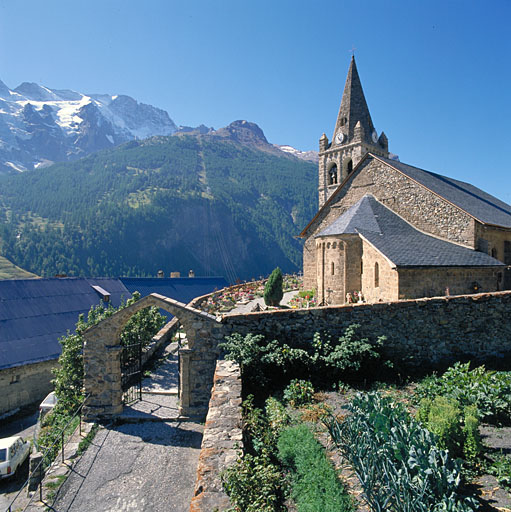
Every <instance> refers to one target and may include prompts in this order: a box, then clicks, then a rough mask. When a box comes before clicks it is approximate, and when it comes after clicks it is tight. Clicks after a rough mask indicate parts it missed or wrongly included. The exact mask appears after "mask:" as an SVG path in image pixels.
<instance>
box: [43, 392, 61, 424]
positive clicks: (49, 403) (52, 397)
mask: <svg viewBox="0 0 511 512" xmlns="http://www.w3.org/2000/svg"><path fill="white" fill-rule="evenodd" d="M57 401H58V399H57V395H56V394H55V391H52V392H51V393H50V394H49V395H48V396H47V397H46V398H45V399H44V400H43V401H42V402H41V405H40V406H39V421H42V419H43V418H44V417H45V416H46V415H47V414H48V413H49V412H50V411H52V410H53V408H54V407H55V406H56V405H57Z"/></svg>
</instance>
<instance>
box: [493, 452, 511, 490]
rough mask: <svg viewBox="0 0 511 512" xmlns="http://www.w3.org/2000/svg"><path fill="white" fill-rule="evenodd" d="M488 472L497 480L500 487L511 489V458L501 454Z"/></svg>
mask: <svg viewBox="0 0 511 512" xmlns="http://www.w3.org/2000/svg"><path fill="white" fill-rule="evenodd" d="M488 471H489V473H490V474H491V475H494V476H495V477H496V478H497V481H498V482H499V484H500V485H503V486H505V487H507V488H510V489H511V457H509V456H508V455H505V454H503V453H500V455H499V456H498V457H497V458H496V459H495V460H494V461H493V462H492V464H491V465H490V466H489V468H488Z"/></svg>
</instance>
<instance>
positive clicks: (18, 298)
mask: <svg viewBox="0 0 511 512" xmlns="http://www.w3.org/2000/svg"><path fill="white" fill-rule="evenodd" d="M93 286H97V287H98V286H99V287H100V288H102V289H103V290H105V291H107V292H108V293H109V294H110V302H111V304H112V305H113V306H114V307H117V306H119V305H120V303H121V301H122V300H126V299H128V298H130V297H131V294H130V292H129V291H128V289H127V288H126V287H125V286H124V285H123V284H122V283H121V282H120V281H119V280H118V279H109V278H94V279H85V278H51V279H9V280H0V369H5V368H10V367H14V366H19V365H22V364H27V363H36V362H41V361H48V360H52V359H56V358H57V357H58V356H59V355H60V352H61V347H60V344H59V342H58V339H59V338H60V337H61V336H63V335H65V334H66V333H67V331H68V330H69V331H71V332H73V331H74V329H75V326H76V322H77V320H78V315H79V314H80V313H84V314H87V313H88V311H89V309H90V308H91V306H96V305H98V304H99V303H100V302H101V300H102V296H101V294H100V293H98V292H97V291H96V290H95V289H94V288H93Z"/></svg>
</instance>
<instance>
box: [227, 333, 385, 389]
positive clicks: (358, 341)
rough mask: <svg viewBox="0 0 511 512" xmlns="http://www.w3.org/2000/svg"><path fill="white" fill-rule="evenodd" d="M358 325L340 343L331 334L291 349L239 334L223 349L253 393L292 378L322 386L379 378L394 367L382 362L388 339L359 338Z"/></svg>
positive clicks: (260, 336) (277, 385) (232, 336)
mask: <svg viewBox="0 0 511 512" xmlns="http://www.w3.org/2000/svg"><path fill="white" fill-rule="evenodd" d="M359 327H360V326H359V325H358V324H353V325H350V326H348V327H347V328H346V330H345V331H344V333H343V335H342V336H340V337H339V339H338V341H337V343H334V342H332V339H331V336H330V335H328V334H323V335H320V334H319V333H316V334H315V335H314V337H313V340H312V343H302V344H300V346H299V347H291V346H289V345H287V344H285V343H280V342H279V341H277V340H272V341H267V340H266V339H265V337H264V336H263V335H260V334H247V335H246V336H242V335H241V334H239V333H235V334H233V335H231V336H228V337H226V340H225V342H224V343H221V344H220V348H222V349H223V350H225V351H226V356H225V357H226V358H227V359H231V360H234V361H236V362H237V363H238V364H239V365H240V368H241V372H242V375H243V383H244V385H245V386H246V388H247V389H248V390H249V392H254V391H255V390H259V391H264V388H265V387H270V386H271V387H272V388H277V387H279V386H281V385H283V384H284V383H286V382H289V381H290V380H291V379H292V378H299V377H300V378H304V377H306V378H308V379H309V380H312V381H314V382H317V383H320V384H331V383H332V382H336V383H337V382H338V381H339V380H341V379H342V380H349V379H353V378H356V377H357V376H358V375H361V374H363V375H364V376H367V375H370V376H371V377H372V378H376V377H378V376H379V375H381V373H382V370H383V371H385V370H386V369H388V368H389V367H391V366H392V365H391V363H390V362H388V361H382V358H381V354H380V353H381V350H382V347H383V342H384V341H385V337H384V336H380V337H378V338H377V339H376V340H375V341H374V342H371V341H369V339H368V338H360V337H358V336H357V329H358V328H359Z"/></svg>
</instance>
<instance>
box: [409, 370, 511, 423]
mask: <svg viewBox="0 0 511 512" xmlns="http://www.w3.org/2000/svg"><path fill="white" fill-rule="evenodd" d="M415 394H416V396H417V397H418V398H419V399H420V398H430V399H433V398H434V397H435V396H438V395H442V396H445V397H448V398H454V399H455V400H457V401H458V402H459V404H460V407H461V408H464V407H467V406H469V405H475V406H476V407H477V409H478V411H479V412H478V415H479V417H480V419H482V420H483V419H484V420H487V421H489V420H491V421H504V422H509V418H510V417H511V372H495V371H488V370H486V369H485V367H484V366H480V367H478V368H474V369H473V370H470V363H465V364H462V363H456V364H454V365H453V366H452V367H451V368H449V369H448V370H447V371H446V372H445V373H444V374H443V375H442V376H441V377H439V376H437V375H433V376H431V377H427V378H425V379H424V380H423V381H422V382H421V383H419V385H418V386H417V389H416V392H415Z"/></svg>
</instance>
